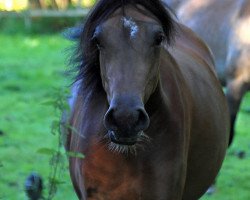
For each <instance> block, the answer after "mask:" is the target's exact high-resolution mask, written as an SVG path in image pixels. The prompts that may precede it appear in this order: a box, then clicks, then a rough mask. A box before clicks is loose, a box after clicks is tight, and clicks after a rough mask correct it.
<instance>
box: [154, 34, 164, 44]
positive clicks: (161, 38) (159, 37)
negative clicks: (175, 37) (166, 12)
mask: <svg viewBox="0 0 250 200" xmlns="http://www.w3.org/2000/svg"><path fill="white" fill-rule="evenodd" d="M164 40H165V35H164V34H163V33H160V34H157V35H156V37H155V41H154V45H155V46H159V45H161V43H162V42H163V41H164Z"/></svg>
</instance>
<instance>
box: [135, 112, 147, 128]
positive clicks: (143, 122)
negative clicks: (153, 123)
mask: <svg viewBox="0 0 250 200" xmlns="http://www.w3.org/2000/svg"><path fill="white" fill-rule="evenodd" d="M137 112H139V115H138V120H137V123H136V126H135V130H136V131H143V130H145V129H147V128H148V126H149V122H150V120H149V117H148V114H147V113H146V111H145V110H144V109H142V108H139V109H138V110H137Z"/></svg>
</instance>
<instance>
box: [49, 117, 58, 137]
mask: <svg viewBox="0 0 250 200" xmlns="http://www.w3.org/2000/svg"><path fill="white" fill-rule="evenodd" d="M59 128H60V121H58V120H54V121H52V123H51V133H52V134H53V135H56V134H57V133H58V130H59Z"/></svg>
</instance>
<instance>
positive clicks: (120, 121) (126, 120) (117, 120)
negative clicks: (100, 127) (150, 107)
mask: <svg viewBox="0 0 250 200" xmlns="http://www.w3.org/2000/svg"><path fill="white" fill-rule="evenodd" d="M124 102H125V103H122V102H121V101H112V103H111V105H110V108H109V109H108V111H107V113H106V114H105V116H104V126H105V127H106V129H107V130H108V136H109V138H110V140H111V141H112V142H114V143H116V144H122V145H134V144H135V143H137V141H138V138H140V136H141V134H142V133H143V131H144V130H146V129H147V128H148V126H149V122H150V120H149V116H148V114H147V112H146V110H145V109H144V106H143V104H142V103H141V102H139V103H137V102H136V101H135V100H134V101H132V100H130V101H129V100H128V99H126V101H124Z"/></svg>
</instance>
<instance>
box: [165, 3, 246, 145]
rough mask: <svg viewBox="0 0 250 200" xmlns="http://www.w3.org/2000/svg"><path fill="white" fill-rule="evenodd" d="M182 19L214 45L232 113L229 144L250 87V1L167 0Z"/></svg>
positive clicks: (218, 68)
mask: <svg viewBox="0 0 250 200" xmlns="http://www.w3.org/2000/svg"><path fill="white" fill-rule="evenodd" d="M165 2H166V3H168V4H169V5H170V6H173V8H174V9H175V10H176V13H177V16H178V17H179V18H180V20H181V21H182V22H183V23H184V24H185V25H187V26H188V27H190V28H191V29H192V30H193V31H195V32H196V33H197V34H198V35H199V36H200V37H201V38H202V39H204V41H205V42H206V43H207V44H208V46H209V47H210V48H211V50H212V52H213V54H214V57H215V67H216V72H217V75H218V77H219V79H220V81H221V83H222V85H223V86H225V87H226V97H227V101H228V104H229V109H230V115H231V134H230V144H231V142H232V140H233V136H234V129H235V128H234V127H235V120H236V116H237V112H238V110H239V107H240V103H241V100H242V98H243V96H244V94H245V93H246V92H247V91H249V90H250V1H249V0H239V1H235V0H202V1H200V0H165Z"/></svg>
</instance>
